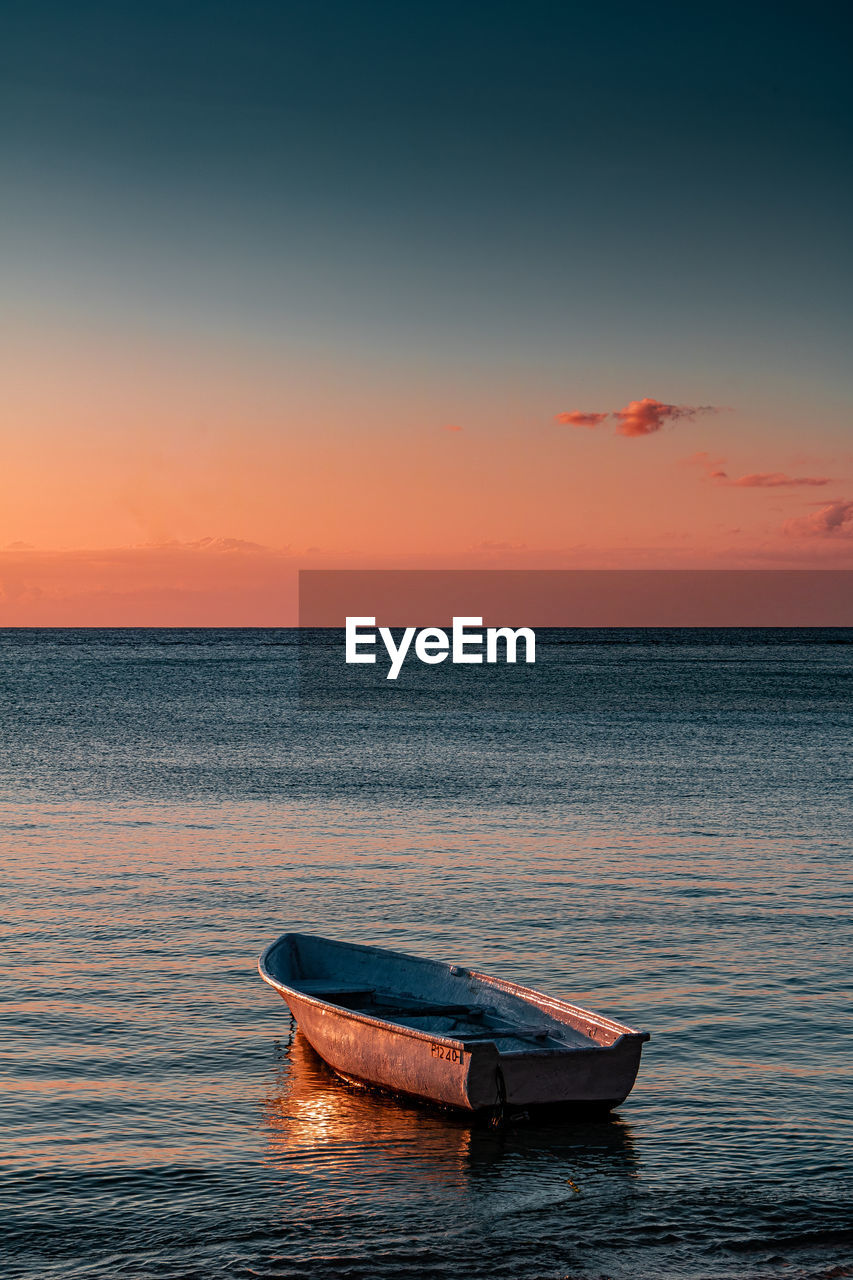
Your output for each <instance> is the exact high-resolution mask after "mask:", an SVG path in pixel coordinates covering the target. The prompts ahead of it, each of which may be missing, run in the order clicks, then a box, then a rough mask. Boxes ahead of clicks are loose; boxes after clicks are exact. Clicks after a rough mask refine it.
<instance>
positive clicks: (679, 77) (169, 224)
mask: <svg viewBox="0 0 853 1280" xmlns="http://www.w3.org/2000/svg"><path fill="white" fill-rule="evenodd" d="M850 26H851V23H850V20H849V14H848V15H845V12H844V8H843V6H839V5H837V4H827V3H809V4H805V3H795V4H786V3H783V4H779V5H774V6H769V5H766V4H746V5H743V4H738V5H734V4H725V3H724V4H714V5H698V6H697V5H685V4H683V3H678V4H668V3H655V4H651V5H638V4H617V3H611V4H601V5H594V6H593V5H580V4H575V3H560V4H557V3H550V4H548V3H536V2H535V0H534V2H533V3H525V4H520V3H516V4H502V3H489V4H485V3H483V4H479V3H476V4H475V3H461V4H460V3H459V2H458V0H457V2H456V3H453V4H450V3H435V2H433V3H429V4H426V3H405V4H399V3H396V4H391V3H371V2H370V0H365V3H362V4H353V3H342V2H341V0H327V2H326V3H323V2H322V0H312V2H311V3H290V2H284V0H283V2H281V3H273V2H272V0H264V2H262V3H261V2H257V0H240V3H237V2H236V0H222V2H221V3H211V2H210V0H207V2H206V3H201V2H200V0H182V3H181V4H180V5H175V4H174V3H165V2H162V0H161V2H160V3H157V2H156V0H155V2H153V3H145V4H143V3H141V2H138V0H134V2H128V3H116V0H110V2H109V3H107V2H106V0H104V2H101V3H98V2H95V0H79V2H78V3H74V4H71V5H69V4H67V3H59V2H58V0H54V2H53V3H49V2H47V0H30V2H29V3H26V4H24V3H17V4H11V5H7V6H4V9H3V16H2V18H0V66H2V76H0V79H2V85H3V87H2V91H0V92H1V93H2V101H0V148H1V149H2V150H1V153H0V166H2V169H1V170H0V188H2V197H0V199H2V220H3V225H4V228H5V232H4V237H3V239H4V264H3V280H4V288H3V295H4V302H5V307H4V320H3V336H2V357H0V359H2V385H3V422H2V438H3V464H2V468H1V469H0V624H8V625H31V624H32V625H41V624H48V625H52V624H75V625H77V624H79V625H86V624H97V625H109V624H115V625H124V624H151V625H158V624H180V623H187V624H193V623H198V624H222V625H241V624H245V625H252V624H266V623H270V624H272V623H287V622H292V621H294V618H295V589H294V588H295V572H296V569H297V568H299V567H328V566H330V567H360V566H373V567H395V566H404V567H406V566H415V567H483V568H489V567H496V568H497V567H506V568H520V567H541V568H550V567H571V568H601V567H612V568H617V567H618V568H634V567H657V568H667V567H672V568H685V567H697V568H708V567H713V568H725V567H731V568H745V567H760V568H773V567H779V568H782V567H791V568H808V567H816V568H817V567H826V568H829V567H853V433H851V429H850V427H851V419H850V400H851V397H850V389H851V365H853V362H851V359H850V323H849V306H850V297H851V272H850V259H851V236H850V228H849V210H850V207H851V194H853V193H852V192H851V186H853V181H851V174H853V167H851V148H850V136H851V131H850V125H851V116H853V112H851V85H853V75H852V74H851V71H853V68H851V65H850V59H849V54H848V53H846V50H847V49H848V48H849V42H850V34H851V32H850Z"/></svg>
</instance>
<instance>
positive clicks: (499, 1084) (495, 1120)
mask: <svg viewBox="0 0 853 1280" xmlns="http://www.w3.org/2000/svg"><path fill="white" fill-rule="evenodd" d="M495 1085H496V1088H497V1101H496V1104H495V1110H494V1113H493V1115H492V1119H491V1124H492V1128H494V1129H502V1128H503V1126H504V1123H505V1120H506V1080H504V1073H503V1070H502V1069H501V1064H500V1063H498V1065H497V1066H496V1067H495Z"/></svg>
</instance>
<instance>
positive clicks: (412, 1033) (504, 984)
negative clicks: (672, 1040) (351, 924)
mask: <svg viewBox="0 0 853 1280" xmlns="http://www.w3.org/2000/svg"><path fill="white" fill-rule="evenodd" d="M293 937H297V938H298V937H310V938H313V939H319V940H320V941H323V942H330V943H332V944H333V945H335V946H339V947H344V948H348V947H353V948H358V949H359V950H361V951H379V952H381V953H382V954H383V955H386V956H396V957H397V958H398V959H401V960H406V961H410V962H411V961H416V962H417V963H419V964H424V965H429V966H431V967H433V966H434V967H438V968H440V969H446V970H449V969H451V968H452V967H453V965H452V964H451V962H449V961H444V960H433V959H430V958H429V957H427V956H413V955H409V954H408V953H407V952H405V951H394V950H391V949H390V948H387V947H376V946H373V945H371V944H370V943H361V942H339V941H337V940H336V939H333V938H325V937H323V936H322V935H320V934H298V933H293V932H292V931H288V932H286V933H283V934H281V936H280V937H278V938H276V939H275V941H274V942H271V943H270V944H269V946H267V947H265V948H264V950H263V951H262V952H261V954H260V956H259V957H258V973H259V974H260V976H261V978H262V979H263V980H264V982H266V983H267V984H268V985H269V986H271V987H274V988H275V990H276V991H278V992H279V994H284V993H287V994H288V995H293V996H296V997H297V998H298V999H299V1000H306V1001H307V1002H308V1003H309V1004H312V1005H316V1006H317V1007H318V1008H323V1009H332V1010H334V1012H335V1015H336V1016H341V1017H344V1018H347V1019H349V1020H350V1021H352V1022H361V1023H366V1024H367V1025H368V1026H371V1027H378V1028H381V1029H382V1030H385V1031H390V1032H391V1033H392V1034H395V1035H404V1036H409V1037H410V1038H411V1039H413V1040H426V1041H427V1042H428V1043H432V1044H434V1043H435V1042H436V1041H440V1042H441V1043H442V1044H445V1045H448V1046H450V1047H451V1048H455V1049H462V1050H464V1051H465V1052H466V1053H476V1051H477V1048H478V1047H479V1046H480V1045H487V1044H493V1043H494V1040H499V1039H502V1038H505V1037H502V1036H501V1034H500V1032H496V1033H495V1036H494V1037H493V1039H491V1040H478V1041H476V1042H475V1043H474V1044H472V1043H471V1042H470V1041H466V1040H464V1039H458V1038H456V1037H454V1036H448V1035H444V1034H442V1033H441V1032H440V1031H421V1030H420V1029H419V1028H417V1027H410V1026H407V1025H406V1024H405V1023H399V1022H391V1021H389V1020H388V1019H387V1018H375V1017H372V1016H371V1015H370V1014H369V1013H362V1012H361V1011H360V1010H357V1009H348V1008H347V1007H346V1006H345V1005H339V1004H335V1003H334V1002H333V1001H331V1000H324V999H322V997H320V996H313V995H309V994H308V993H307V992H304V991H300V990H299V988H298V987H292V986H289V985H288V984H287V983H286V982H282V980H281V979H280V978H276V977H275V975H274V974H272V973H271V972H270V970H269V967H268V964H267V958H268V957H269V956H270V955H271V953H272V952H273V951H274V950H275V949H276V948H277V947H278V946H280V945H281V944H282V943H283V942H284V941H285V939H289V938H293ZM461 967H462V966H460V968H461ZM464 972H465V974H466V976H468V977H471V978H474V979H476V980H477V981H478V982H482V983H485V984H486V985H487V986H493V987H496V988H497V989H498V990H501V991H504V992H506V993H507V994H509V995H517V996H519V997H521V998H522V999H526V998H527V997H529V996H534V997H535V998H536V1000H537V1001H543V1002H544V1003H545V1004H546V1005H549V1006H551V1007H552V1008H557V1009H561V1010H563V1011H569V1012H571V1013H576V1014H581V1015H582V1016H583V1017H584V1018H585V1019H588V1020H589V1021H590V1022H591V1023H593V1024H594V1025H596V1026H599V1027H601V1028H602V1029H603V1030H608V1031H617V1032H618V1033H619V1034H618V1035H617V1037H616V1039H615V1040H613V1041H611V1043H610V1044H598V1043H597V1042H596V1041H595V1040H594V1039H593V1037H592V1036H588V1039H589V1041H590V1043H589V1044H588V1045H565V1046H564V1047H562V1048H559V1049H548V1048H545V1046H542V1047H539V1048H534V1047H533V1046H531V1048H530V1049H524V1050H518V1051H514V1052H513V1056H519V1057H525V1056H528V1055H531V1056H532V1055H534V1054H535V1055H536V1056H539V1055H541V1054H543V1053H544V1054H548V1055H563V1054H567V1053H571V1054H576V1053H589V1052H591V1051H594V1052H597V1053H602V1052H604V1053H606V1052H608V1051H612V1050H615V1049H618V1048H620V1047H621V1045H622V1044H623V1042H624V1041H625V1040H626V1039H628V1038H630V1039H633V1040H638V1041H640V1042H641V1043H645V1042H646V1041H648V1040H649V1039H650V1038H651V1037H650V1035H649V1032H648V1031H635V1030H634V1029H633V1028H632V1027H628V1026H626V1025H625V1024H624V1023H621V1022H616V1021H615V1019H612V1018H607V1017H605V1016H603V1015H601V1014H597V1013H593V1012H592V1011H591V1010H589V1009H584V1008H582V1007H581V1006H580V1005H576V1004H571V1003H570V1002H569V1001H568V1000H560V999H558V998H557V997H555V996H548V995H545V994H544V993H543V992H541V991H537V990H536V989H535V988H534V987H525V986H522V985H521V984H520V983H517V982H511V981H509V980H508V979H504V978H493V977H491V976H490V975H489V974H486V973H481V972H479V970H476V969H468V968H465V970H464ZM542 1012H545V1013H547V1010H543V1011H542ZM575 1030H577V1028H575ZM581 1034H585V1033H583V1032H582V1033H581Z"/></svg>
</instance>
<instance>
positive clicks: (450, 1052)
mask: <svg viewBox="0 0 853 1280" xmlns="http://www.w3.org/2000/svg"><path fill="white" fill-rule="evenodd" d="M431 1048H432V1056H433V1057H434V1058H445V1059H446V1060H447V1061H448V1062H464V1060H465V1051H464V1049H451V1048H450V1047H449V1046H448V1045H446V1044H434V1045H432V1046H431Z"/></svg>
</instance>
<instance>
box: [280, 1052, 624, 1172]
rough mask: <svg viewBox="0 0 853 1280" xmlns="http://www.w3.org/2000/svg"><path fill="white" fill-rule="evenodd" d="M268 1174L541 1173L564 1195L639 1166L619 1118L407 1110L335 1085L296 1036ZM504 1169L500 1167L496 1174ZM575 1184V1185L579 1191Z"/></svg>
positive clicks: (285, 1062) (284, 1062)
mask: <svg viewBox="0 0 853 1280" xmlns="http://www.w3.org/2000/svg"><path fill="white" fill-rule="evenodd" d="M262 1110H263V1116H264V1120H265V1122H266V1125H267V1128H268V1158H269V1161H270V1163H271V1164H272V1165H273V1167H275V1168H278V1169H285V1168H287V1169H288V1170H289V1169H292V1166H293V1164H294V1162H296V1163H300V1164H305V1165H306V1166H310V1167H311V1168H312V1169H314V1168H319V1167H321V1166H322V1167H330V1166H331V1167H337V1168H339V1169H340V1170H341V1172H343V1171H346V1172H347V1175H348V1176H349V1177H352V1176H353V1175H354V1173H355V1171H356V1169H358V1170H364V1171H365V1172H366V1171H367V1170H370V1171H371V1172H370V1176H371V1177H374V1178H379V1179H380V1180H381V1179H383V1178H385V1177H387V1176H388V1175H392V1174H393V1175H396V1177H405V1179H406V1180H407V1182H408V1183H409V1184H410V1186H411V1185H412V1184H415V1185H417V1184H421V1185H425V1184H429V1185H432V1186H435V1185H436V1184H440V1185H442V1186H444V1187H452V1188H455V1189H457V1190H460V1191H461V1190H464V1189H466V1188H467V1187H468V1186H469V1184H470V1183H471V1182H472V1180H473V1179H476V1178H477V1177H479V1176H480V1175H483V1174H488V1173H489V1172H490V1171H496V1170H497V1171H499V1172H501V1173H502V1174H503V1175H505V1176H510V1177H511V1179H512V1180H513V1181H518V1180H520V1181H522V1182H523V1181H524V1179H525V1178H526V1177H529V1176H530V1175H531V1174H535V1172H536V1170H537V1169H543V1168H545V1167H547V1168H548V1170H549V1176H553V1174H554V1172H555V1165H554V1162H555V1160H556V1161H557V1166H558V1167H559V1168H560V1169H561V1170H562V1174H563V1180H564V1182H565V1183H566V1185H567V1190H569V1189H570V1190H569V1194H571V1191H577V1189H578V1188H579V1187H582V1184H583V1179H584V1177H585V1175H586V1174H588V1173H590V1172H591V1171H594V1172H596V1173H608V1174H611V1175H613V1174H615V1175H617V1176H621V1177H631V1178H634V1177H636V1176H637V1175H638V1169H639V1162H638V1159H637V1156H636V1152H635V1149H634V1143H633V1139H632V1135H631V1126H630V1125H628V1124H627V1123H626V1122H625V1121H624V1120H622V1119H621V1117H619V1116H610V1117H608V1118H606V1119H603V1120H602V1119H600V1120H595V1121H583V1120H578V1119H577V1118H573V1117H566V1116H565V1115H563V1116H561V1115H560V1114H559V1113H551V1114H550V1115H548V1116H544V1115H543V1116H533V1117H528V1116H526V1115H524V1116H519V1117H517V1118H511V1119H510V1120H509V1121H508V1122H507V1123H506V1125H505V1126H504V1127H502V1128H500V1129H496V1128H495V1127H493V1126H492V1125H491V1124H490V1123H489V1119H488V1118H487V1117H486V1118H483V1117H472V1116H467V1115H464V1114H462V1113H454V1112H449V1111H444V1110H441V1109H439V1108H433V1107H430V1106H428V1105H421V1104H418V1103H414V1102H408V1101H406V1100H405V1099H400V1098H396V1097H393V1096H390V1095H387V1094H383V1093H381V1092H379V1091H375V1090H371V1089H365V1088H359V1087H358V1086H356V1085H352V1084H349V1083H347V1082H345V1081H343V1080H341V1079H340V1078H339V1077H338V1076H336V1075H335V1074H334V1072H332V1071H331V1070H330V1068H329V1067H327V1066H326V1064H325V1063H324V1062H323V1061H322V1059H321V1058H320V1057H319V1056H318V1055H317V1054H316V1053H315V1052H314V1050H313V1049H312V1048H311V1046H310V1045H309V1044H308V1042H307V1040H306V1039H305V1037H304V1036H303V1035H301V1034H300V1033H299V1031H296V1032H295V1034H294V1035H293V1037H292V1039H291V1041H290V1042H289V1043H287V1044H282V1045H281V1046H280V1058H279V1061H278V1063H277V1065H276V1068H275V1072H274V1075H273V1079H272V1080H271V1087H270V1091H269V1093H268V1095H267V1096H266V1098H265V1099H264V1101H263V1104H262ZM502 1166H504V1167H503V1168H502ZM575 1184H578V1185H577V1186H575Z"/></svg>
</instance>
